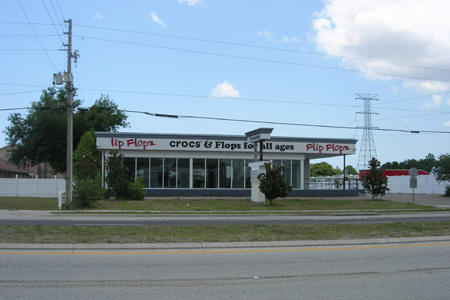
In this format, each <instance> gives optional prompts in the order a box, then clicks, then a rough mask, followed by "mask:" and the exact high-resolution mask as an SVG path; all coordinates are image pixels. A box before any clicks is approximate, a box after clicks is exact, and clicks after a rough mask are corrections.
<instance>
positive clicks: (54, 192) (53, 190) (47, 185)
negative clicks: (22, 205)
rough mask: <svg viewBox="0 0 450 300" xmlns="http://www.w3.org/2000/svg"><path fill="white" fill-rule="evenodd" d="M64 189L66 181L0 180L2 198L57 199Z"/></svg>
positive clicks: (52, 179) (42, 179) (48, 179)
mask: <svg viewBox="0 0 450 300" xmlns="http://www.w3.org/2000/svg"><path fill="white" fill-rule="evenodd" d="M65 189H66V180H65V179H58V178H56V176H55V178H38V177H37V176H36V178H17V177H16V178H0V196H3V197H5V196H6V197H41V198H52V197H55V198H56V197H58V192H59V191H64V190H65Z"/></svg>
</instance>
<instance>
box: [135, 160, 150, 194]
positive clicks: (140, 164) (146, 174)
mask: <svg viewBox="0 0 450 300" xmlns="http://www.w3.org/2000/svg"><path fill="white" fill-rule="evenodd" d="M136 170H137V174H136V175H137V177H138V178H141V179H142V182H143V183H144V187H145V188H148V187H149V185H150V163H149V159H148V158H138V159H137V167H136Z"/></svg>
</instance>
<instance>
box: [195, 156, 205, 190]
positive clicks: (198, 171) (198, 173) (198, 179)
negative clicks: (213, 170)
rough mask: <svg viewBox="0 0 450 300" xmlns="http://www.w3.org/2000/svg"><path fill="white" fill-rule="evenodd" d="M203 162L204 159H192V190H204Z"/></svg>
mask: <svg viewBox="0 0 450 300" xmlns="http://www.w3.org/2000/svg"><path fill="white" fill-rule="evenodd" d="M205 174H206V172H205V160H204V159H194V160H193V168H192V177H193V178H192V180H193V182H192V186H193V187H194V188H204V187H205V179H206V176H205Z"/></svg>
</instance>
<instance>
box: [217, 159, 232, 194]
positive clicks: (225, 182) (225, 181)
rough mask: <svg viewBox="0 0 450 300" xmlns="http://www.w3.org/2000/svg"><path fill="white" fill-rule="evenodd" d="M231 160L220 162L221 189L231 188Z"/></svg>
mask: <svg viewBox="0 0 450 300" xmlns="http://www.w3.org/2000/svg"><path fill="white" fill-rule="evenodd" d="M231 173H232V169H231V159H221V160H219V188H226V189H229V188H231Z"/></svg>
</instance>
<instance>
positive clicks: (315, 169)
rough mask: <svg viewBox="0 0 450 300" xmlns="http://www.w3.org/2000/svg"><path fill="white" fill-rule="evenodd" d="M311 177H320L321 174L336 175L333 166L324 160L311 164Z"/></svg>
mask: <svg viewBox="0 0 450 300" xmlns="http://www.w3.org/2000/svg"><path fill="white" fill-rule="evenodd" d="M310 174H311V177H322V176H334V175H336V172H335V169H333V166H332V165H330V164H329V163H326V162H320V163H317V164H311V167H310Z"/></svg>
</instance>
